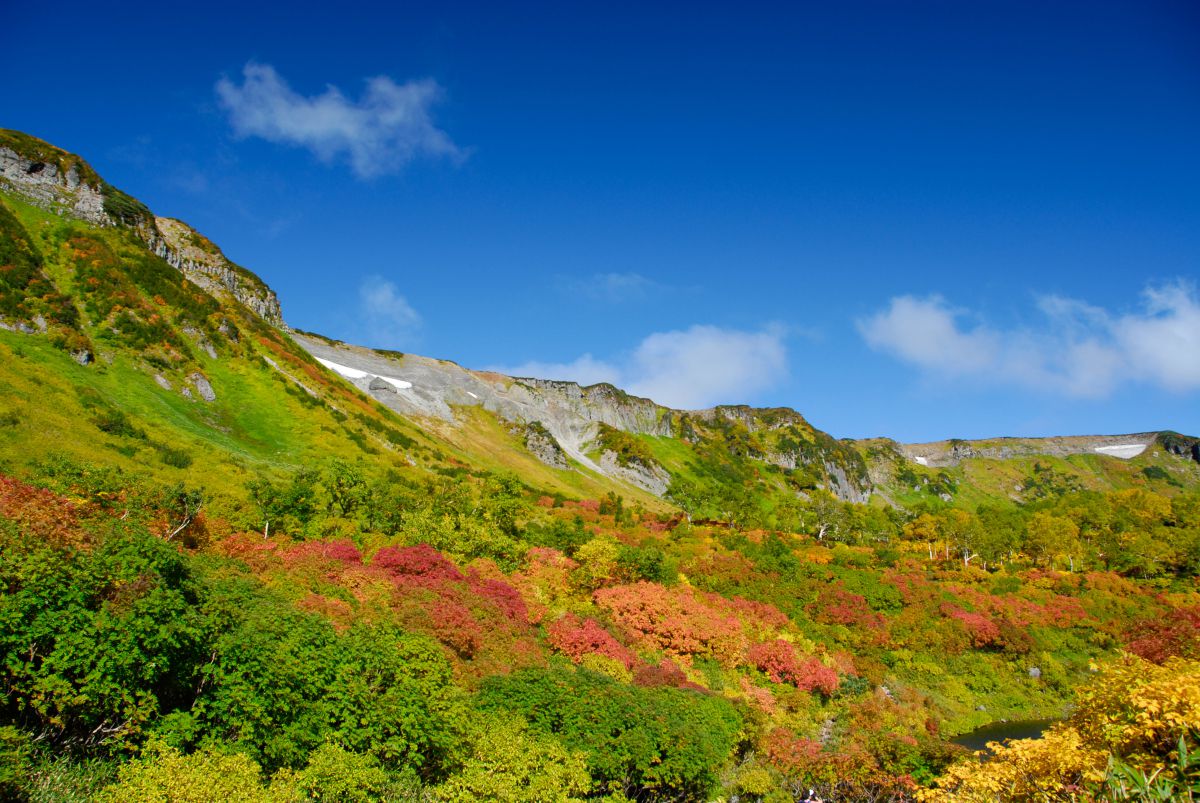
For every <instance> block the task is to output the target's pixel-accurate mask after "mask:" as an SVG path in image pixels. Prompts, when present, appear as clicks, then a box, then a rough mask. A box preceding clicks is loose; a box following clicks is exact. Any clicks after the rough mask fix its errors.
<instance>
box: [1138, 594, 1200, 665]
mask: <svg viewBox="0 0 1200 803" xmlns="http://www.w3.org/2000/svg"><path fill="white" fill-rule="evenodd" d="M1129 651H1130V652H1132V653H1133V654H1135V655H1139V656H1141V657H1142V658H1145V659H1146V660H1147V661H1153V662H1154V663H1156V664H1161V663H1163V662H1165V661H1166V660H1167V659H1168V658H1170V657H1172V656H1176V655H1179V656H1183V657H1185V658H1192V657H1195V656H1196V655H1197V654H1200V606H1197V607H1192V608H1176V609H1175V610H1172V611H1169V612H1168V613H1167V614H1165V615H1164V616H1159V617H1155V618H1153V619H1145V620H1142V621H1140V622H1137V623H1136V624H1134V625H1133V626H1132V627H1131V628H1130V629H1129Z"/></svg>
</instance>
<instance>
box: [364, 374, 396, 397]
mask: <svg viewBox="0 0 1200 803" xmlns="http://www.w3.org/2000/svg"><path fill="white" fill-rule="evenodd" d="M367 390H369V391H371V392H372V393H396V392H397V391H398V390H399V388H397V387H396V386H395V385H393V384H392V383H391V382H387V381H385V380H383V379H380V378H379V377H377V376H373V377H371V381H370V383H369V384H368V385H367Z"/></svg>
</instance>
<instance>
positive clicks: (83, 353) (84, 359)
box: [71, 349, 94, 365]
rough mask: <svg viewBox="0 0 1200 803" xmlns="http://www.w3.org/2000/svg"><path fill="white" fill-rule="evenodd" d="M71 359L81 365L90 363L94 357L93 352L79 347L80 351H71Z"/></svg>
mask: <svg viewBox="0 0 1200 803" xmlns="http://www.w3.org/2000/svg"><path fill="white" fill-rule="evenodd" d="M71 359H73V360H74V361H75V362H77V363H79V364H80V365H89V364H90V363H92V362H93V359H94V358H93V357H92V352H90V351H88V350H87V349H79V350H78V351H72V352H71Z"/></svg>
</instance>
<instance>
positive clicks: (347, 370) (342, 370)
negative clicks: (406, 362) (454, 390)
mask: <svg viewBox="0 0 1200 803" xmlns="http://www.w3.org/2000/svg"><path fill="white" fill-rule="evenodd" d="M314 359H315V360H316V361H317V362H319V363H321V365H324V366H325V367H326V368H328V369H329V370H331V371H333V372H335V373H338V374H341V375H342V376H344V377H346V378H347V379H366V378H367V377H374V376H379V374H372V373H370V372H369V371H360V370H358V369H357V368H351V367H350V366H348V365H342V364H341V363H337V362H333V361H332V360H323V359H321V358H320V357H314ZM379 378H380V379H382V380H383V381H384V382H387V383H389V384H391V385H395V386H396V387H398V388H399V389H400V390H408V389H409V388H411V387H412V382H407V381H405V380H403V379H396V378H395V377H392V376H379Z"/></svg>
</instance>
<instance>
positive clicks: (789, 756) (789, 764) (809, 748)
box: [762, 728, 826, 776]
mask: <svg viewBox="0 0 1200 803" xmlns="http://www.w3.org/2000/svg"><path fill="white" fill-rule="evenodd" d="M762 750H763V752H764V753H766V755H767V761H769V762H770V763H771V764H774V765H775V766H776V767H778V768H779V769H780V770H782V771H783V772H785V773H788V774H793V775H804V776H809V775H811V774H813V772H814V770H816V769H817V768H818V767H821V766H823V765H824V764H825V763H826V757H825V756H824V754H823V751H822V749H821V743H820V742H815V741H813V740H812V739H803V738H801V737H799V736H797V735H796V734H794V733H792V732H791V731H789V730H787V729H785V728H775V729H774V730H773V731H771V732H770V733H768V734H767V735H766V736H765V737H763V740H762Z"/></svg>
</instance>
